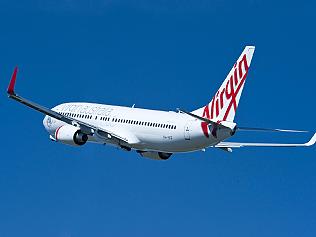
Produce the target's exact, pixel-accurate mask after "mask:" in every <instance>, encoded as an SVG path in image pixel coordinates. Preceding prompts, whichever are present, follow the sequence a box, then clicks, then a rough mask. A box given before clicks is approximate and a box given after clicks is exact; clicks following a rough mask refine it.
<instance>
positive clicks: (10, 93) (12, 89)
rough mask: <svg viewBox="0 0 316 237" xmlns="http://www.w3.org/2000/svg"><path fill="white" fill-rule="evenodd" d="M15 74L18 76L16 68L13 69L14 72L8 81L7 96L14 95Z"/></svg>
mask: <svg viewBox="0 0 316 237" xmlns="http://www.w3.org/2000/svg"><path fill="white" fill-rule="evenodd" d="M17 74H18V67H15V68H14V71H13V74H12V77H11V80H10V84H9V86H8V90H7V92H8V94H9V95H12V94H14V86H15V81H16V76H17Z"/></svg>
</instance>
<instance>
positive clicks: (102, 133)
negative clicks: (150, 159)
mask: <svg viewBox="0 0 316 237" xmlns="http://www.w3.org/2000/svg"><path fill="white" fill-rule="evenodd" d="M17 72H18V68H17V67H16V68H15V69H14V72H13V75H12V78H11V81H10V84H9V86H8V90H7V93H8V95H9V98H11V99H14V100H16V101H18V102H20V103H22V104H24V105H26V106H28V107H30V108H32V109H35V110H37V111H39V112H41V113H43V114H45V115H48V116H50V117H52V118H55V119H58V120H60V121H63V122H65V123H68V124H70V125H73V126H76V127H80V130H81V131H82V132H83V133H85V134H87V135H94V134H95V135H97V136H98V138H101V139H104V140H109V139H111V140H112V141H114V142H115V143H121V142H124V143H129V140H128V139H127V138H125V137H122V136H119V135H118V134H115V133H113V132H111V131H108V130H105V129H103V128H99V127H96V126H94V125H91V124H88V123H85V122H82V121H79V120H77V119H74V118H70V117H67V116H65V115H62V114H60V113H57V112H55V111H53V110H51V109H48V108H45V107H43V106H41V105H38V104H36V103H34V102H32V101H30V100H28V99H25V98H23V97H21V96H19V95H17V94H16V93H15V91H14V86H15V81H16V77H17Z"/></svg>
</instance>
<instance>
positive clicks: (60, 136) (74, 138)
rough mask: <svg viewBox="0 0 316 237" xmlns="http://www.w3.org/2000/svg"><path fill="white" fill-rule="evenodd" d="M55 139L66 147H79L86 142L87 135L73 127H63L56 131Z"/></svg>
mask: <svg viewBox="0 0 316 237" xmlns="http://www.w3.org/2000/svg"><path fill="white" fill-rule="evenodd" d="M55 139H56V141H58V142H61V143H64V144H67V145H72V146H81V145H84V144H85V143H86V142H87V141H88V135H87V134H84V133H82V132H81V131H80V129H79V128H77V127H75V126H72V125H65V126H61V127H59V128H57V129H56V131H55Z"/></svg>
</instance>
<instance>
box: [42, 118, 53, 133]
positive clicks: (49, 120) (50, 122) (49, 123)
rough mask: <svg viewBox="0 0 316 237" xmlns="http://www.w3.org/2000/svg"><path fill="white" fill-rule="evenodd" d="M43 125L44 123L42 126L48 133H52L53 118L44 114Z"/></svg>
mask: <svg viewBox="0 0 316 237" xmlns="http://www.w3.org/2000/svg"><path fill="white" fill-rule="evenodd" d="M43 125H44V128H45V129H46V130H47V131H48V132H49V133H50V134H52V132H53V130H54V129H53V119H52V118H51V117H49V116H47V115H46V116H45V117H44V119H43Z"/></svg>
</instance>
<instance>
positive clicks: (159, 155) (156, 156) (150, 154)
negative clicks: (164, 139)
mask: <svg viewBox="0 0 316 237" xmlns="http://www.w3.org/2000/svg"><path fill="white" fill-rule="evenodd" d="M137 152H138V153H139V154H140V155H141V156H142V157H146V158H149V159H153V160H167V159H169V157H170V156H171V155H172V153H165V152H157V151H137Z"/></svg>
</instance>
